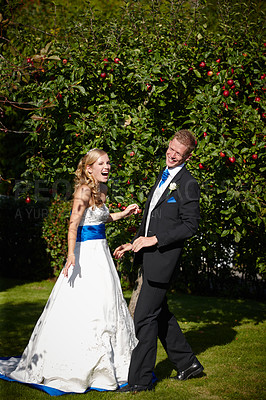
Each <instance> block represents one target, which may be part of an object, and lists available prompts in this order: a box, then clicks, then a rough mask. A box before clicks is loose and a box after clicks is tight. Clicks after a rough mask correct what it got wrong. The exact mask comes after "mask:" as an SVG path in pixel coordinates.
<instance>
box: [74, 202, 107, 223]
mask: <svg viewBox="0 0 266 400" xmlns="http://www.w3.org/2000/svg"><path fill="white" fill-rule="evenodd" d="M108 217H109V210H108V208H107V207H106V205H105V204H104V205H103V206H102V207H100V208H99V207H95V209H94V210H93V208H92V207H88V208H86V210H85V211H84V214H83V216H82V218H81V221H80V223H79V226H84V225H99V224H102V223H105V222H106V221H107V219H108Z"/></svg>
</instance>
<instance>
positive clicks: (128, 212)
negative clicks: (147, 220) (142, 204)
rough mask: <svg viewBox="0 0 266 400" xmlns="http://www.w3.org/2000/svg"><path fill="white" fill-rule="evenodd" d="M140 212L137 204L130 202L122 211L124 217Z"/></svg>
mask: <svg viewBox="0 0 266 400" xmlns="http://www.w3.org/2000/svg"><path fill="white" fill-rule="evenodd" d="M139 212H140V209H139V206H138V205H137V204H130V205H129V206H128V207H127V208H126V209H125V210H124V211H123V213H124V217H129V215H132V214H138V213H139Z"/></svg>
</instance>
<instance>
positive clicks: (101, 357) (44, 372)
mask: <svg viewBox="0 0 266 400" xmlns="http://www.w3.org/2000/svg"><path fill="white" fill-rule="evenodd" d="M108 216H109V211H108V209H107V207H106V206H105V205H104V206H103V207H101V208H95V210H93V209H92V208H91V207H90V208H87V209H86V210H85V212H84V215H83V217H82V220H81V222H80V226H79V228H78V235H77V240H79V241H77V243H76V247H75V256H76V257H75V259H76V265H75V267H73V266H71V267H70V268H69V271H68V278H66V277H64V276H63V274H62V272H61V274H60V276H59V277H58V280H57V282H56V284H55V286H54V288H53V290H52V293H51V295H50V297H49V299H48V301H47V303H46V306H45V308H44V310H43V313H42V315H41V316H40V318H39V320H38V322H37V324H36V326H35V328H34V330H33V333H32V335H31V338H30V341H29V343H28V345H27V347H26V349H25V350H24V352H23V354H22V356H21V357H20V358H16V357H12V358H10V359H6V360H0V374H2V375H3V376H6V377H9V378H11V379H14V380H16V381H20V382H24V383H34V384H40V385H45V386H47V387H51V388H55V389H59V390H61V391H63V392H76V393H83V392H85V391H86V390H87V389H89V388H90V389H102V390H115V389H116V388H117V387H118V386H121V385H122V384H124V383H125V382H127V374H128V368H129V363H130V358H131V353H132V350H133V349H134V347H135V346H136V344H137V339H136V337H135V333H134V326H133V321H132V318H131V316H130V314H129V311H128V308H127V304H126V302H125V300H124V297H123V294H122V290H121V286H120V281H119V277H118V274H117V271H116V269H115V265H114V263H113V260H112V257H111V254H110V250H109V247H108V244H107V241H106V239H105V225H104V222H105V221H106V220H107V218H108Z"/></svg>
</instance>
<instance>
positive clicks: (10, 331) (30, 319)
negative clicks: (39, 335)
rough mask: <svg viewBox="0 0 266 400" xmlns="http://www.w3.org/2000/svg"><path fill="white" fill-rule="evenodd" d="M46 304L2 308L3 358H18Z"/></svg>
mask: <svg viewBox="0 0 266 400" xmlns="http://www.w3.org/2000/svg"><path fill="white" fill-rule="evenodd" d="M44 306H45V302H41V301H40V302H37V301H35V302H32V303H30V302H23V303H20V304H13V303H5V304H4V305H2V306H1V307H0V329H1V354H0V356H1V357H7V356H18V355H20V354H21V353H22V352H23V350H24V348H25V347H26V345H27V343H28V341H29V338H30V335H31V333H32V330H33V328H34V326H35V324H36V322H37V320H38V318H39V317H40V315H41V313H42V311H43V308H44Z"/></svg>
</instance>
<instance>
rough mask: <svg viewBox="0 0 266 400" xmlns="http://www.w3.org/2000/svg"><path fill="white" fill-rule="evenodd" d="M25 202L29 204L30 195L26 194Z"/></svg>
mask: <svg viewBox="0 0 266 400" xmlns="http://www.w3.org/2000/svg"><path fill="white" fill-rule="evenodd" d="M25 202H26V203H27V204H29V203H30V202H31V198H30V196H27V197H26V199H25Z"/></svg>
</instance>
